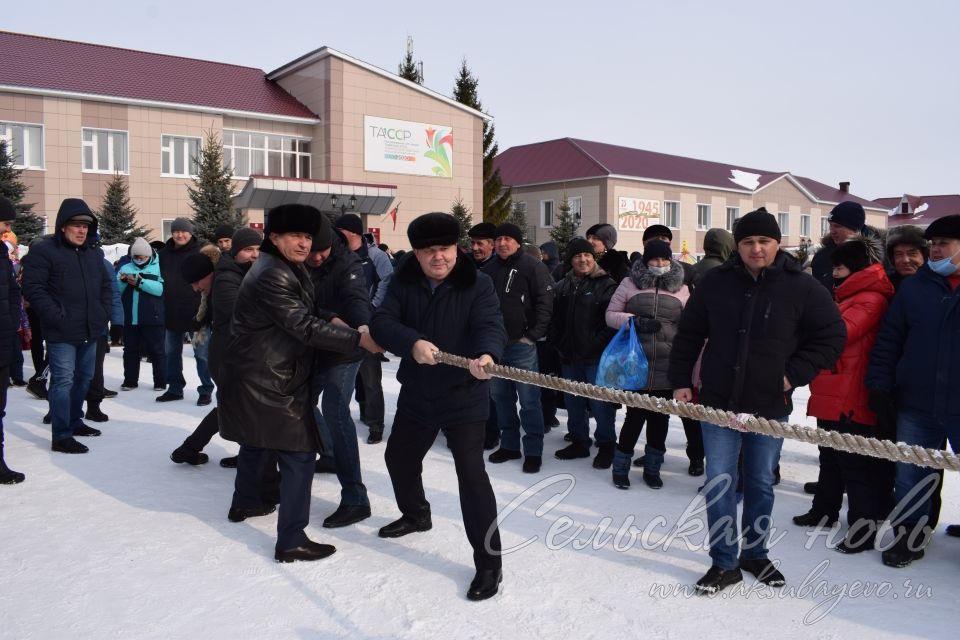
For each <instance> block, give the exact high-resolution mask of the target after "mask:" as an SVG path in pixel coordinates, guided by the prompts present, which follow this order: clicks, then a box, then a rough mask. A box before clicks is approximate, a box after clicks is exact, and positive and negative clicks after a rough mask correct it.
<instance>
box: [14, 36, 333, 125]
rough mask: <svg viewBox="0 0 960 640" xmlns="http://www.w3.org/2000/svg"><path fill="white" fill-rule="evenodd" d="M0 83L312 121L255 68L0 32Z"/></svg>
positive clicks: (300, 105)
mask: <svg viewBox="0 0 960 640" xmlns="http://www.w3.org/2000/svg"><path fill="white" fill-rule="evenodd" d="M0 60H3V63H2V64H0V85H11V86H17V87H25V88H31V89H48V90H55V91H68V92H75V93H85V94H95V95H102V96H112V97H118V98H131V99H136V100H150V101H156V102H166V103H177V104H188V105H196V106H202V107H210V108H212V109H228V110H235V111H248V112H252V113H263V114H270V115H280V116H288V117H298V118H316V117H317V116H316V115H315V114H314V113H313V112H311V111H310V110H309V109H307V108H306V107H305V106H304V105H303V104H301V103H300V102H299V101H298V100H297V99H296V98H294V97H293V96H291V95H290V94H289V93H287V92H286V91H284V90H283V89H282V88H281V87H280V86H279V85H277V84H276V83H273V82H270V81H269V80H267V78H266V75H265V74H264V72H263V71H262V70H261V69H254V68H252V67H239V66H236V65H232V64H224V63H221V62H208V61H206V60H194V59H191V58H181V57H178V56H168V55H162V54H158V53H147V52H144V51H134V50H131V49H119V48H116V47H107V46H103V45H98V44H86V43H83V42H72V41H69V40H57V39H54V38H44V37H40V36H32V35H25V34H21V33H11V32H8V31H0Z"/></svg>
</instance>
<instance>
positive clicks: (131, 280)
mask: <svg viewBox="0 0 960 640" xmlns="http://www.w3.org/2000/svg"><path fill="white" fill-rule="evenodd" d="M130 258H131V260H130V262H128V263H127V264H125V265H123V266H122V267H120V273H118V274H117V279H118V280H119V281H120V300H121V302H122V303H123V384H122V385H121V387H120V388H121V389H123V390H124V391H129V390H130V389H136V388H137V385H138V383H139V381H140V357H141V356H142V355H146V356H149V358H150V363H151V364H152V365H153V388H154V389H155V390H159V389H164V388H166V386H167V384H166V370H167V359H166V356H165V355H164V350H163V346H164V345H163V340H164V328H163V278H162V277H161V275H160V260H159V258H158V257H157V254H156V252H155V251H154V250H153V248H152V247H151V246H150V244H149V243H148V242H147V241H146V240H144V239H143V238H137V239H136V240H134V242H133V244H132V245H131V246H130Z"/></svg>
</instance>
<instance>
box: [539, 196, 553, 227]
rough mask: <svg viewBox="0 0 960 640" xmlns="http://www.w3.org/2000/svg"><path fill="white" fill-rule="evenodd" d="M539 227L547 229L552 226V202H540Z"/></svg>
mask: <svg viewBox="0 0 960 640" xmlns="http://www.w3.org/2000/svg"><path fill="white" fill-rule="evenodd" d="M540 226H541V227H546V228H548V229H549V228H550V227H552V226H553V200H541V201H540Z"/></svg>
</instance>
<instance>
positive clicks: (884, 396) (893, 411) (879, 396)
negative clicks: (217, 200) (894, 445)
mask: <svg viewBox="0 0 960 640" xmlns="http://www.w3.org/2000/svg"><path fill="white" fill-rule="evenodd" d="M867 406H868V407H870V410H871V411H873V412H874V413H875V414H877V430H876V437H877V438H879V439H881V440H891V441H893V442H896V441H897V398H896V395H895V394H894V393H893V392H891V391H877V390H874V389H871V390H870V396H869V398H868V400H867Z"/></svg>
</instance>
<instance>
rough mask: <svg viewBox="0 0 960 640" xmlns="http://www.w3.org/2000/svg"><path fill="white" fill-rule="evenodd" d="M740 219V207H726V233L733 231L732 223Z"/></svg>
mask: <svg viewBox="0 0 960 640" xmlns="http://www.w3.org/2000/svg"><path fill="white" fill-rule="evenodd" d="M739 217H740V207H727V231H731V232H732V231H733V223H734V222H736V221H737V218H739Z"/></svg>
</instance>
